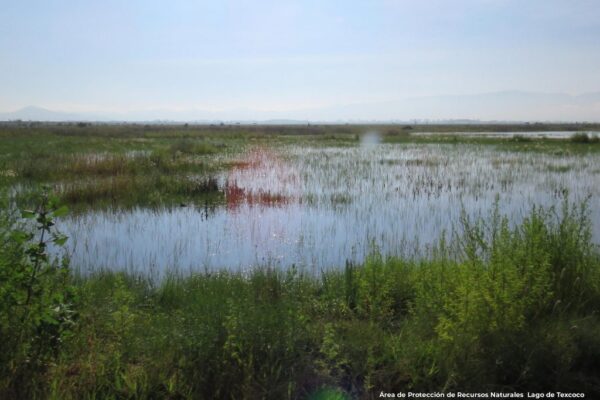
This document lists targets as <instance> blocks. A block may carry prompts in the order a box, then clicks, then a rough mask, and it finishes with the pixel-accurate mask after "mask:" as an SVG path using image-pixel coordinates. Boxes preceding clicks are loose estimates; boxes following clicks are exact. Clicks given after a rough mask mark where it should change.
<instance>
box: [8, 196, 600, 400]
mask: <svg viewBox="0 0 600 400" xmlns="http://www.w3.org/2000/svg"><path fill="white" fill-rule="evenodd" d="M41 204H42V205H41V206H40V207H39V208H38V209H37V210H35V211H33V212H25V213H24V214H23V216H24V217H27V218H31V219H28V220H29V221H36V224H35V225H36V226H35V227H32V226H31V225H27V224H25V225H23V222H22V221H21V220H18V219H16V218H15V216H14V215H11V214H9V213H6V212H5V213H3V215H2V230H1V238H2V243H3V245H2V247H1V250H0V264H1V266H2V268H1V269H0V271H1V273H2V280H1V283H2V284H1V289H0V294H1V295H2V302H1V303H0V322H1V325H0V346H2V347H1V350H2V351H0V354H1V357H2V361H1V364H0V397H2V398H56V399H59V398H60V399H71V398H72V399H80V398H172V399H176V398H194V399H197V398H206V399H213V398H248V399H255V398H272V399H285V398H307V397H310V396H311V395H314V396H315V397H314V398H344V396H350V397H356V398H375V397H377V394H378V391H379V390H384V391H385V390H390V391H392V390H393V391H398V390H422V391H429V390H457V389H460V390H463V391H468V390H477V391H482V390H493V391H512V390H533V391H547V390H561V391H567V392H568V391H575V392H586V393H587V395H588V397H593V396H594V395H596V396H597V395H599V394H600V391H599V387H600V380H599V379H598V377H599V376H600V362H599V360H600V317H599V314H598V311H599V309H600V253H599V252H598V249H597V247H595V246H594V245H593V244H592V242H591V233H590V221H589V218H588V211H587V206H586V204H583V205H581V206H574V205H570V204H569V202H568V200H567V199H566V198H565V200H564V202H563V205H562V207H561V208H560V209H558V210H555V209H553V208H550V209H543V208H534V209H533V210H532V211H531V212H530V214H529V215H528V216H527V217H526V218H525V219H524V220H523V221H522V223H521V224H520V225H518V226H515V227H511V226H509V223H508V219H507V218H505V217H502V216H501V215H499V213H498V212H494V213H493V214H492V215H490V216H489V217H488V218H487V219H484V220H481V219H479V220H470V219H469V218H467V217H466V216H464V217H463V218H462V230H461V231H459V232H457V233H456V234H454V235H453V236H452V238H451V240H448V241H447V240H445V239H444V238H442V239H441V240H440V241H439V242H438V245H437V246H436V248H435V249H434V251H433V252H432V254H431V257H430V258H429V259H423V260H405V259H397V258H390V259H384V258H383V257H382V256H381V255H380V254H379V252H378V251H377V249H373V252H372V254H371V255H370V256H369V257H368V259H367V260H366V262H365V263H364V265H361V266H354V265H350V264H348V265H346V267H345V269H342V270H335V271H327V272H323V273H322V274H320V275H319V276H314V275H307V274H305V273H302V272H300V271H298V270H296V269H295V268H292V269H290V270H287V271H277V270H273V269H269V268H263V269H258V270H254V271H252V272H249V273H232V272H214V273H208V272H207V273H204V274H198V275H192V276H188V277H183V276H167V277H165V279H163V280H162V281H160V282H150V281H148V279H147V278H146V277H144V276H131V275H126V274H122V273H111V272H102V273H95V274H93V275H91V276H73V275H72V274H71V273H69V270H68V268H67V264H66V262H57V261H53V260H51V259H50V258H49V257H48V256H47V254H46V247H47V246H46V242H47V241H48V240H50V241H53V242H54V243H55V244H58V245H60V244H62V243H64V240H65V238H64V237H63V236H61V235H60V234H58V233H56V232H53V231H52V229H53V227H52V225H53V223H52V218H53V217H54V216H57V215H61V214H62V213H63V212H64V209H63V208H58V207H57V206H56V205H55V203H54V202H53V201H50V202H48V201H42V203H41ZM28 226H29V229H30V230H31V229H36V230H37V234H35V235H32V234H31V233H28V232H29V231H28V230H27V227H28ZM319 396H320V397H319ZM323 396H324V397H323Z"/></svg>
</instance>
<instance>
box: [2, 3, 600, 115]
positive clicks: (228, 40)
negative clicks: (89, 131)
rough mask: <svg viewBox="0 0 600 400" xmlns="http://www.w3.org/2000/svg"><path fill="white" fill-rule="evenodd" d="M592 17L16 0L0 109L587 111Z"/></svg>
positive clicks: (8, 15) (546, 7)
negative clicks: (17, 0)
mask: <svg viewBox="0 0 600 400" xmlns="http://www.w3.org/2000/svg"><path fill="white" fill-rule="evenodd" d="M599 17H600V3H599V2H597V1H592V0H580V1H577V2H569V1H558V0H550V1H541V0H532V1H528V2H519V1H516V0H479V1H476V0H458V1H454V2H448V1H442V0H432V1H428V2H417V1H392V0H377V1H372V2H358V1H324V2H318V1H304V2H292V1H264V2H251V1H245V0H226V1H222V2H215V1H207V2H202V3H196V2H191V1H173V2H169V4H168V5H166V4H164V3H163V2H160V1H158V0H148V1H131V2H127V3H126V4H125V3H123V2H118V1H116V0H108V1H106V2H102V3H95V2H89V1H84V2H77V1H73V0H65V1H56V2H44V1H27V0H25V1H21V2H14V3H12V4H4V5H3V7H2V8H1V9H0V52H1V54H3V57H2V58H0V88H2V89H1V90H0V119H3V118H4V119H8V118H10V117H11V116H14V115H18V113H14V111H17V110H19V109H22V108H24V107H29V106H37V107H42V108H45V109H49V110H54V111H57V112H61V113H67V114H70V115H74V116H85V117H88V119H89V118H91V119H99V120H101V119H106V118H108V119H115V117H117V118H116V119H118V118H119V116H121V118H122V119H123V120H136V119H175V120H187V119H190V120H193V119H210V118H215V119H250V120H252V119H256V120H261V119H273V118H275V119H277V118H281V119H311V120H323V121H324V120H332V121H333V120H342V119H343V120H360V119H378V120H390V119H414V118H427V119H462V118H470V119H481V120H494V119H498V120H548V121H574V120H581V121H600V18H599ZM161 113H162V114H161ZM47 115H50V114H47ZM57 118H58V117H57Z"/></svg>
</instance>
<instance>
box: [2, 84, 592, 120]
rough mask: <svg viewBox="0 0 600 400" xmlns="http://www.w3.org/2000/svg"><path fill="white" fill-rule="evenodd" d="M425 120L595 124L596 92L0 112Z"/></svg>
mask: <svg viewBox="0 0 600 400" xmlns="http://www.w3.org/2000/svg"><path fill="white" fill-rule="evenodd" d="M415 119H418V120H429V121H440V120H445V121H448V120H478V121H507V122H509V121H550V122H563V121H580V122H583V121H589V122H600V92H593V93H586V94H582V95H578V96H572V95H568V94H564V93H536V92H519V91H506V92H494V93H484V94H476V95H449V96H431V97H412V98H405V99H402V100H397V101H388V102H378V103H360V104H348V105H341V106H331V107H319V108H306V109H298V110H289V111H262V110H252V109H232V110H225V111H207V110H201V109H188V110H169V109H154V110H140V111H130V112H123V113H106V112H95V113H94V112H90V113H75V112H63V111H54V110H48V109H45V108H41V107H35V106H29V107H25V108H22V109H20V110H17V111H13V112H5V113H0V121H11V120H23V121H49V122H57V121H99V122H111V121H112V122H116V121H129V122H134V121H136V122H158V121H162V122H206V123H208V122H220V121H227V122H261V123H269V122H270V123H306V122H307V121H311V122H365V121H381V122H385V121H413V120H415Z"/></svg>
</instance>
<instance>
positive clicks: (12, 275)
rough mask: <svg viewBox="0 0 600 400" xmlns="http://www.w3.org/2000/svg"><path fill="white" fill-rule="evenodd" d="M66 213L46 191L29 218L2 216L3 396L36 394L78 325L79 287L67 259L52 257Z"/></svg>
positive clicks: (0, 330) (27, 214)
mask: <svg viewBox="0 0 600 400" xmlns="http://www.w3.org/2000/svg"><path fill="white" fill-rule="evenodd" d="M66 213H67V209H66V207H59V206H58V205H57V202H56V200H55V199H52V198H49V197H48V196H47V195H46V194H44V195H43V196H42V198H41V200H40V203H39V206H38V207H37V208H36V209H35V210H25V211H23V212H22V213H21V217H22V218H23V219H24V220H25V222H20V223H18V224H17V223H16V222H15V221H14V220H12V219H11V217H10V216H3V218H4V222H5V224H4V226H3V229H2V232H1V235H2V236H1V237H2V239H1V240H2V248H1V249H0V394H2V393H4V394H5V395H6V396H9V397H13V396H14V397H15V398H26V397H29V396H31V395H32V394H33V393H35V392H36V387H35V386H36V385H35V383H36V379H35V377H36V376H38V375H39V374H41V373H43V372H44V371H45V369H46V368H47V367H48V365H49V363H50V362H51V361H52V360H53V359H54V358H55V357H56V355H57V354H58V353H59V351H60V346H61V343H62V342H63V340H64V339H65V338H66V336H68V334H69V332H70V328H71V326H72V325H73V323H74V319H73V317H74V312H73V301H74V293H75V291H74V290H75V289H74V287H73V286H72V285H71V283H70V281H71V275H70V271H69V268H68V263H67V261H66V259H63V260H58V259H53V258H52V257H51V256H50V255H49V254H48V248H49V246H59V247H60V246H63V245H64V244H65V242H66V241H67V237H66V236H65V235H62V234H61V233H60V232H58V231H57V230H56V229H55V226H54V220H55V218H58V217H61V216H63V215H65V214H66Z"/></svg>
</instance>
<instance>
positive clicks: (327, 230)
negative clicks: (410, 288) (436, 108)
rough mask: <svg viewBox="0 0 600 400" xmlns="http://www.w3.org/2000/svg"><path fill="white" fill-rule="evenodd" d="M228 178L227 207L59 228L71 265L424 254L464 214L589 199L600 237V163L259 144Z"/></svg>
mask: <svg viewBox="0 0 600 400" xmlns="http://www.w3.org/2000/svg"><path fill="white" fill-rule="evenodd" d="M232 165H233V166H232V167H231V168H230V169H229V170H228V171H227V172H223V173H221V174H220V175H219V176H218V184H219V187H220V188H221V190H222V191H223V192H224V201H223V202H222V203H220V204H193V205H191V204H190V205H182V206H180V207H172V208H164V209H158V210H157V209H145V208H138V209H134V210H124V211H114V210H112V211H107V210H103V211H90V212H87V213H85V214H79V215H74V216H71V217H68V218H67V219H64V220H62V221H60V223H59V228H60V229H61V230H62V231H63V232H64V233H66V234H67V235H69V237H70V238H71V239H70V240H69V242H68V252H69V254H70V257H71V260H72V265H74V266H76V267H78V268H80V269H81V270H82V271H83V272H86V271H92V270H97V269H101V268H109V269H121V270H128V271H133V272H141V273H148V274H152V275H155V274H158V275H161V274H163V273H165V272H167V271H178V272H181V273H187V272H189V271H204V270H213V269H220V268H227V269H233V270H240V269H241V270H244V269H248V268H252V267H255V266H264V265H268V266H276V267H281V268H287V267H290V266H292V265H295V266H297V267H299V268H303V269H306V270H308V271H314V272H318V271H320V270H323V269H328V268H336V267H339V266H343V265H344V264H345V263H346V261H347V260H349V261H352V262H360V261H362V260H363V259H364V257H365V255H366V254H368V252H369V251H371V249H372V248H373V246H377V247H378V248H379V249H380V250H381V251H382V253H384V254H386V255H404V256H411V257H412V256H416V257H419V256H422V255H426V254H427V250H428V248H429V247H430V246H431V244H432V243H434V242H435V241H436V240H437V239H438V238H439V237H440V235H442V233H444V232H446V233H450V232H452V231H453V230H454V229H456V228H457V226H458V225H457V224H458V221H459V216H460V213H461V210H462V209H464V210H465V211H466V212H467V213H468V214H469V215H472V216H475V215H480V214H481V215H483V216H486V215H488V214H489V213H490V211H491V209H492V208H493V204H494V200H495V198H496V197H497V196H498V199H499V203H498V204H499V208H500V211H501V212H502V213H505V214H507V215H509V217H510V219H511V221H512V222H518V221H520V220H521V219H522V217H523V216H524V215H525V214H527V213H528V212H529V211H530V209H531V206H532V205H533V204H538V205H544V206H550V205H559V204H560V203H561V201H562V192H563V190H564V189H567V190H568V191H569V194H570V198H571V199H572V200H574V201H579V200H581V199H584V198H585V197H586V196H588V195H591V196H592V198H591V203H590V205H591V207H590V214H591V218H592V221H593V235H594V240H595V241H596V242H598V239H599V238H600V210H599V209H598V207H595V206H594V204H595V202H597V200H598V198H600V157H598V156H597V155H593V154H590V155H569V154H562V153H561V154H556V155H550V154H547V153H537V152H509V151H502V150H499V149H496V148H495V147H493V146H480V145H465V144H456V145H455V144H426V145H424V144H370V145H363V146H354V147H322V146H315V147H307V146H296V145H290V146H277V147H272V148H271V147H255V148H251V149H249V150H248V151H246V152H245V153H244V154H243V155H242V156H237V157H236V158H235V159H234V160H232Z"/></svg>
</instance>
